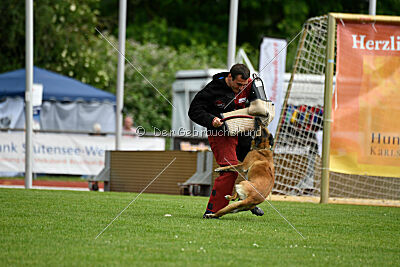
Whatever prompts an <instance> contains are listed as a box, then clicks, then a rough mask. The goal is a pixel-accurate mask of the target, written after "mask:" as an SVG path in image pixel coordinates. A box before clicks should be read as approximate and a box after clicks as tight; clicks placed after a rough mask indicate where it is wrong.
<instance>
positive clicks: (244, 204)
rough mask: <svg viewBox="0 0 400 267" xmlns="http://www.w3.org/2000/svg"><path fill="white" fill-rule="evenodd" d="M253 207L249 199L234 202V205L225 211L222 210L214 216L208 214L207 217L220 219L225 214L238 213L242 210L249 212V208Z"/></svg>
mask: <svg viewBox="0 0 400 267" xmlns="http://www.w3.org/2000/svg"><path fill="white" fill-rule="evenodd" d="M249 206H252V205H251V204H250V203H249V201H248V200H247V199H245V200H240V201H237V202H234V203H232V204H229V205H228V206H226V207H225V208H223V209H220V210H219V211H217V212H216V213H214V214H212V213H210V214H206V216H207V217H213V218H218V217H221V216H224V215H225V214H228V213H232V212H238V211H242V210H248V207H249Z"/></svg>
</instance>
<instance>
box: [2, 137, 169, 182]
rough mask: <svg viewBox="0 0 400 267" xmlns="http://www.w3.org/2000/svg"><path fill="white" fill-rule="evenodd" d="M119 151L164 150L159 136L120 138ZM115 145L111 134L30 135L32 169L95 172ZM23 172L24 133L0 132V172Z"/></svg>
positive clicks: (55, 171)
mask: <svg viewBox="0 0 400 267" xmlns="http://www.w3.org/2000/svg"><path fill="white" fill-rule="evenodd" d="M121 144H122V150H160V151H161V150H165V139H164V138H160V137H131V136H123V137H122V141H121ZM114 147H115V139H114V136H90V135H78V134H50V133H49V134H46V133H35V134H34V135H33V172H35V173H59V174H76V175H97V174H98V173H99V172H100V171H101V170H102V169H103V167H104V155H105V151H106V150H113V149H114ZM24 171H25V134H24V133H22V132H13V133H0V172H24Z"/></svg>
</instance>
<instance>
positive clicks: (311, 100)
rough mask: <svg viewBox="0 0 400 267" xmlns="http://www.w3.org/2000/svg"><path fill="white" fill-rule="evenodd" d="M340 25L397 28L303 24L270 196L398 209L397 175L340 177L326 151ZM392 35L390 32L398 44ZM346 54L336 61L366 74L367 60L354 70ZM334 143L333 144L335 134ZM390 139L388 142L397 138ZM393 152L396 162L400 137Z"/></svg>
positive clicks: (334, 20) (343, 17)
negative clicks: (361, 203) (336, 201)
mask: <svg viewBox="0 0 400 267" xmlns="http://www.w3.org/2000/svg"><path fill="white" fill-rule="evenodd" d="M345 23H349V24H351V23H353V24H354V23H357V24H359V25H362V24H368V25H370V26H371V27H372V28H373V29H374V30H375V31H376V29H375V23H376V25H379V27H381V24H385V25H393V24H394V25H399V24H400V17H394V16H370V15H357V14H343V13H329V14H328V15H326V16H321V17H314V18H310V19H309V20H307V21H306V22H305V24H304V25H303V29H302V31H303V32H302V34H301V35H300V36H301V37H300V39H299V41H298V47H297V52H296V58H295V61H294V65H293V70H292V73H291V77H290V81H289V83H288V85H287V89H286V96H285V99H284V103H283V105H282V112H281V116H280V118H279V123H278V128H277V131H276V136H275V144H274V148H273V149H274V162H275V166H276V168H275V174H276V182H275V186H274V189H273V194H275V195H285V196H311V197H316V198H317V199H319V202H320V203H328V202H329V201H332V199H333V198H335V199H342V198H343V199H356V200H361V201H364V200H366V201H367V202H366V204H368V203H372V204H373V203H374V201H375V200H376V201H378V202H377V203H388V202H385V201H387V200H388V201H391V202H390V205H392V203H395V204H394V205H396V206H398V205H400V172H399V173H398V175H397V176H396V175H393V172H392V173H390V174H389V175H375V174H373V175H371V174H367V172H366V173H364V174H363V173H351V172H347V173H346V172H343V173H342V172H341V171H337V168H336V169H335V168H333V167H332V166H330V162H332V161H331V157H332V151H330V150H331V149H332V145H333V148H334V151H336V150H335V149H336V148H337V146H338V142H336V143H335V142H334V143H332V144H331V143H330V142H331V140H333V139H332V136H331V135H332V132H331V128H332V127H335V126H334V123H333V122H334V121H335V122H336V121H337V120H336V119H335V117H333V115H334V114H333V113H331V111H332V110H335V112H336V109H337V97H338V96H337V94H338V93H337V88H335V87H336V84H337V82H338V81H337V76H336V74H337V71H338V70H337V67H338V66H337V62H336V60H337V46H338V43H337V38H336V37H337V29H338V27H339V28H340V27H342V26H343V27H345ZM338 24H341V25H339V26H338ZM396 27H397V26H396ZM381 28H383V27H381ZM397 29H398V28H396V29H395V30H394V32H395V33H396V36H398V37H397V38H399V39H398V40H397V42H398V43H399V44H400V33H399V32H398V31H397ZM389 35H393V34H391V33H390V34H389ZM353 38H354V37H353ZM390 38H395V37H390ZM393 42H394V41H393ZM377 46H379V45H377ZM392 46H394V44H392ZM369 47H370V45H369V46H368V48H369ZM399 47H400V45H399ZM349 50H351V49H349ZM342 51H343V50H342ZM397 51H399V53H400V48H399V49H398V50H396V52H393V53H398V52H397ZM345 52H347V54H346V57H348V58H346V57H343V56H342V58H341V60H342V63H343V62H344V61H346V60H347V61H346V62H345V63H346V64H347V65H349V66H352V67H355V68H358V69H360V68H363V66H364V68H365V64H367V63H368V62H370V61H371V60H370V59H368V60H369V61H368V60H367V63H365V62H364V63H362V64H358V65H356V62H351V59H350V58H351V56H352V54H351V53H352V51H345ZM367 52H368V51H367ZM379 52H380V51H379ZM379 52H378V53H379ZM391 55H392V54H389V55H387V60H390V61H392V60H393V59H392V56H391ZM396 56H397V54H396ZM399 58H400V57H399ZM379 62H380V61H379ZM363 64H364V65H363ZM399 65H400V64H399ZM367 67H369V66H367ZM367 69H368V68H367ZM399 71H400V68H399ZM351 78H352V77H351ZM356 78H359V77H356ZM374 78H376V77H374ZM381 80H383V79H381ZM398 84H400V83H398ZM396 85H397V84H396ZM340 90H342V91H343V89H340ZM333 92H334V93H335V95H333ZM357 101H358V100H357ZM332 108H333V109H332ZM398 110H400V109H398ZM398 110H397V111H396V112H398ZM335 114H336V113H335ZM335 116H336V115H335ZM365 136H366V134H365ZM334 137H336V138H337V133H336V135H334ZM389 138H390V137H389ZM391 138H392V139H391V140H392V141H393V140H394V138H396V137H391ZM364 139H365V137H364ZM369 139H371V138H369ZM372 139H373V137H372ZM393 142H394V141H393ZM335 146H336V147H335ZM321 147H322V149H321ZM395 149H396V150H395V153H396V151H397V153H398V154H399V157H400V135H399V147H398V148H395ZM345 150H346V149H345ZM336 152H337V151H336ZM371 153H372V152H371ZM392 153H393V151H392ZM399 160H400V159H399ZM334 165H335V164H334ZM398 167H399V168H400V166H398ZM396 168H397V166H396V167H395V168H393V170H397V169H396ZM387 173H388V172H386V174H387ZM368 201H370V202H368ZM393 201H394V202H393ZM363 203H364V202H363Z"/></svg>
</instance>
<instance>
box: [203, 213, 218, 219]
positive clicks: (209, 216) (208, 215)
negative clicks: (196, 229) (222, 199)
mask: <svg viewBox="0 0 400 267" xmlns="http://www.w3.org/2000/svg"><path fill="white" fill-rule="evenodd" d="M204 218H206V219H211V218H215V214H213V213H208V214H204Z"/></svg>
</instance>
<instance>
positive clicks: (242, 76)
mask: <svg viewBox="0 0 400 267" xmlns="http://www.w3.org/2000/svg"><path fill="white" fill-rule="evenodd" d="M249 78H250V70H249V69H248V68H247V66H246V65H244V64H235V65H233V66H232V68H231V70H230V71H229V75H228V79H227V84H228V86H229V87H230V88H232V90H233V92H234V93H235V94H237V93H239V92H240V90H243V89H244V88H246V86H247V85H248V83H249Z"/></svg>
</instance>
